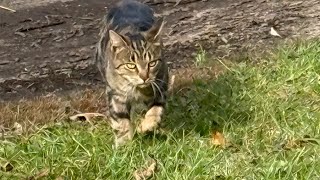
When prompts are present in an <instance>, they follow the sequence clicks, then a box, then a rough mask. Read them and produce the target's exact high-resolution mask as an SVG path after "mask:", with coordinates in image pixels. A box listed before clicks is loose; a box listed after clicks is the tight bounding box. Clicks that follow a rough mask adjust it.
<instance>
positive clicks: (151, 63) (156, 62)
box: [149, 61, 158, 67]
mask: <svg viewBox="0 0 320 180" xmlns="http://www.w3.org/2000/svg"><path fill="white" fill-rule="evenodd" d="M157 64H158V61H151V62H149V67H154V66H156V65H157Z"/></svg>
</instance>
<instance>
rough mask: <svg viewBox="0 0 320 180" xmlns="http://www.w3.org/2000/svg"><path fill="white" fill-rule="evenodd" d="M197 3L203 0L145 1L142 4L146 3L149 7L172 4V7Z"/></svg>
mask: <svg viewBox="0 0 320 180" xmlns="http://www.w3.org/2000/svg"><path fill="white" fill-rule="evenodd" d="M197 1H203V0H145V1H144V3H148V4H150V5H158V4H165V3H173V4H175V5H174V6H177V5H179V4H188V3H194V2H197Z"/></svg>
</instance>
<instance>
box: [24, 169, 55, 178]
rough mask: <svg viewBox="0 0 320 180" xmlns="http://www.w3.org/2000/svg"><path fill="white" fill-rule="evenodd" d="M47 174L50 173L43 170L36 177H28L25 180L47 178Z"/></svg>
mask: <svg viewBox="0 0 320 180" xmlns="http://www.w3.org/2000/svg"><path fill="white" fill-rule="evenodd" d="M49 172H50V170H49V169H43V170H41V171H39V172H38V173H37V174H36V175H34V176H31V177H28V178H27V179H28V180H37V179H40V178H43V177H46V176H49Z"/></svg>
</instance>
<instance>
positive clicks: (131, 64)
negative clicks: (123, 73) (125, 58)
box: [126, 63, 136, 69]
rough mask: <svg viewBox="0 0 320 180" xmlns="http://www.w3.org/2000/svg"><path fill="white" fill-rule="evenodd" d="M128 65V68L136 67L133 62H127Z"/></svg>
mask: <svg viewBox="0 0 320 180" xmlns="http://www.w3.org/2000/svg"><path fill="white" fill-rule="evenodd" d="M126 67H127V68H128V69H135V68H136V65H135V64H133V63H127V64H126Z"/></svg>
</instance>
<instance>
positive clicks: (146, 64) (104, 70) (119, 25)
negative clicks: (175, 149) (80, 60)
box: [96, 0, 168, 146]
mask: <svg viewBox="0 0 320 180" xmlns="http://www.w3.org/2000/svg"><path fill="white" fill-rule="evenodd" d="M163 25H164V23H163V20H162V19H159V20H156V19H155V17H154V16H153V11H152V10H151V9H150V8H149V7H148V6H146V5H144V4H142V3H139V2H136V1H133V0H125V1H122V2H120V3H119V4H117V5H116V6H115V7H114V8H112V9H111V10H110V11H109V13H108V15H107V17H106V18H105V19H104V21H103V28H102V30H101V32H100V41H99V43H98V45H97V49H96V64H97V66H98V68H99V70H100V72H101V74H102V77H103V79H104V81H105V84H106V94H107V99H108V105H109V108H108V113H107V114H108V117H109V119H110V121H111V126H112V128H113V129H114V132H115V143H116V146H119V145H122V144H124V143H125V142H127V141H128V140H131V139H132V137H133V133H134V129H133V127H132V122H131V117H130V111H131V108H132V106H134V105H135V104H137V103H144V104H146V105H147V107H148V111H147V113H146V115H145V117H144V118H143V119H142V120H141V123H140V124H139V125H138V127H137V131H138V132H141V133H144V132H147V131H153V130H155V129H156V128H157V127H158V125H159V122H160V121H161V117H162V115H163V113H164V106H165V103H166V96H167V89H168V67H167V62H166V61H165V59H163V58H162V49H163V46H162V41H161V31H162V29H163Z"/></svg>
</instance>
